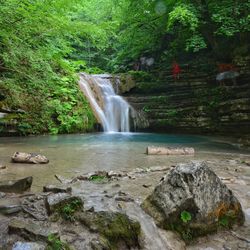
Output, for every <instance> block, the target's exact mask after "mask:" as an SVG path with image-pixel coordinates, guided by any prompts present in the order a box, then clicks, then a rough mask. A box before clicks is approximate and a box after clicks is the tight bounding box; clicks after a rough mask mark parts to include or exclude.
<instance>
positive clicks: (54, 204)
mask: <svg viewBox="0 0 250 250" xmlns="http://www.w3.org/2000/svg"><path fill="white" fill-rule="evenodd" d="M74 201H77V202H79V204H80V205H81V206H82V205H83V202H82V200H81V199H80V198H79V197H76V196H71V195H70V194H68V193H58V194H51V195H48V196H47V198H46V200H45V206H46V209H47V212H48V214H52V213H53V212H55V211H56V210H59V209H60V208H62V207H63V206H65V205H67V204H69V203H71V202H74Z"/></svg>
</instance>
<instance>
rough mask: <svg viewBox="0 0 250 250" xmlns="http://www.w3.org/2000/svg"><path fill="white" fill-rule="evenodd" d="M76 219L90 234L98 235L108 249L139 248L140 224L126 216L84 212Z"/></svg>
mask: <svg viewBox="0 0 250 250" xmlns="http://www.w3.org/2000/svg"><path fill="white" fill-rule="evenodd" d="M77 219H78V220H79V221H80V222H81V223H83V224H84V225H85V226H87V227H88V228H89V229H90V230H91V231H92V232H97V233H99V234H100V235H101V236H102V237H104V238H105V239H106V240H107V241H108V244H109V249H112V250H116V249H119V248H120V246H121V245H122V246H125V247H127V248H128V249H130V248H132V247H140V243H139V237H140V234H141V227H140V223H139V222H137V221H134V220H131V219H130V218H129V217H128V216H127V215H126V214H123V213H119V212H107V211H102V212H84V213H81V214H78V216H77Z"/></svg>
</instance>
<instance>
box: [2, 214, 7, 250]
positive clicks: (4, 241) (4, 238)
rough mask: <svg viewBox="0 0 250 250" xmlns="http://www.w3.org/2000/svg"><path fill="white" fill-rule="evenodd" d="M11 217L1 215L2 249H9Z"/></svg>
mask: <svg viewBox="0 0 250 250" xmlns="http://www.w3.org/2000/svg"><path fill="white" fill-rule="evenodd" d="M8 227H9V219H8V218H6V217H4V216H2V215H0V249H7V247H6V245H7V236H8Z"/></svg>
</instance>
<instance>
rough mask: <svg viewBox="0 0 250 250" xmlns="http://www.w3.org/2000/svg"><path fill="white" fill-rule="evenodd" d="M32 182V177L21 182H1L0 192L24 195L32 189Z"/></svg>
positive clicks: (20, 180)
mask: <svg viewBox="0 0 250 250" xmlns="http://www.w3.org/2000/svg"><path fill="white" fill-rule="evenodd" d="M32 181H33V177H32V176H29V177H25V178H23V179H19V180H11V181H0V191H1V192H6V193H22V192H24V191H26V190H28V189H30V187H31V185H32Z"/></svg>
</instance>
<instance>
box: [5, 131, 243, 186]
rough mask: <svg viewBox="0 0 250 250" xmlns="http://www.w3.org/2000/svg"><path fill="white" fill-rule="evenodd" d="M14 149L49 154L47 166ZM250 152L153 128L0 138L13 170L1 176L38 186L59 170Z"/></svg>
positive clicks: (125, 166)
mask: <svg viewBox="0 0 250 250" xmlns="http://www.w3.org/2000/svg"><path fill="white" fill-rule="evenodd" d="M149 145H155V146H174V147H175V146H187V147H194V148H195V150H196V154H195V156H178V157H176V156H148V155H146V154H145V152H146V147H147V146H149ZM15 151H20V152H22V151H23V152H34V153H40V154H44V155H45V156H47V157H48V158H49V160H50V163H49V164H47V165H31V164H14V163H11V162H10V158H11V156H12V155H13V153H14V152H15ZM226 153H235V154H240V153H247V152H246V151H245V152H244V151H242V150H240V149H239V148H238V147H236V146H234V145H232V144H230V143H227V142H225V141H223V140H218V138H211V137H204V136H194V135H167V134H151V133H95V134H74V135H57V136H36V137H3V138H0V164H2V165H7V167H8V169H7V170H5V171H3V170H2V171H1V172H0V179H2V180H3V179H15V178H19V177H24V176H28V175H32V176H33V177H34V184H33V188H35V189H36V188H38V189H40V188H41V187H42V186H43V185H44V184H49V183H54V182H56V180H55V178H54V175H55V174H59V175H62V176H64V177H73V176H76V175H78V174H80V173H82V174H83V173H87V172H91V171H95V170H127V171H128V170H130V169H135V168H137V167H140V168H146V167H151V166H158V165H161V166H162V165H166V164H169V163H171V161H172V162H176V158H178V160H179V161H182V160H184V159H185V160H187V159H188V160H193V159H196V158H198V157H200V156H201V155H211V157H213V155H214V154H217V155H218V154H226Z"/></svg>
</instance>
